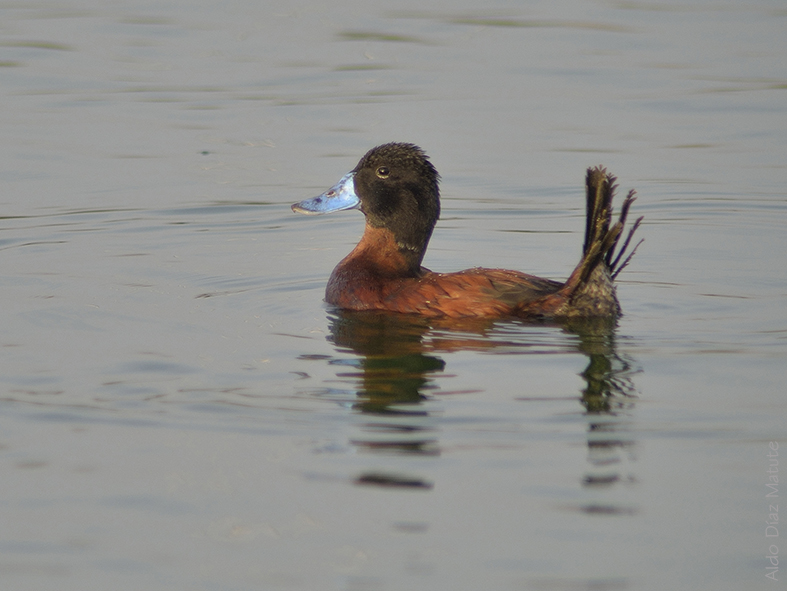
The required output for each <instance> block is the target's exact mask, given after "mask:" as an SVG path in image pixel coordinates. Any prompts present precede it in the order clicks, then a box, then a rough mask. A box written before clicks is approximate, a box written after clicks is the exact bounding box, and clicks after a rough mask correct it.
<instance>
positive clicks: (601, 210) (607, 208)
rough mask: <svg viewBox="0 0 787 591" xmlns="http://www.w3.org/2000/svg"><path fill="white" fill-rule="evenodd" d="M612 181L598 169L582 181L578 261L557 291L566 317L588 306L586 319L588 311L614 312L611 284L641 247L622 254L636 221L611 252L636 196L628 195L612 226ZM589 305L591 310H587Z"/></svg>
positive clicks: (590, 172)
mask: <svg viewBox="0 0 787 591" xmlns="http://www.w3.org/2000/svg"><path fill="white" fill-rule="evenodd" d="M616 181H617V179H616V178H615V177H614V176H613V175H612V174H610V173H608V172H607V170H606V169H605V168H603V167H601V166H598V167H595V168H589V169H588V171H587V177H586V179H585V186H586V189H587V217H586V221H585V243H584V245H583V248H582V260H581V261H580V263H579V265H577V267H576V268H575V269H574V272H573V273H571V276H570V277H569V278H568V280H567V281H566V283H565V284H564V286H563V288H562V289H561V290H560V291H561V292H562V293H563V294H564V295H565V296H568V299H569V302H570V303H569V305H568V309H567V313H571V314H574V313H578V314H582V313H583V311H582V310H581V309H584V308H587V307H588V306H589V308H588V309H587V310H586V311H585V313H587V314H590V315H592V314H593V311H592V309H598V311H599V313H602V312H603V310H605V309H607V308H609V307H612V308H617V300H616V299H615V294H614V288H613V286H612V281H613V280H614V279H615V278H616V277H617V276H618V274H619V273H620V272H621V271H622V270H623V269H624V268H625V267H626V266H627V265H628V264H629V261H631V257H633V256H634V253H635V252H636V250H637V248H638V247H639V245H640V244H641V243H642V240H640V241H639V242H638V243H637V244H636V245H634V247H633V248H632V249H631V250H630V252H629V253H628V255H627V254H626V252H627V251H628V250H629V246H630V245H631V240H632V238H633V237H634V232H636V230H637V228H638V227H639V225H640V223H641V222H642V217H640V218H638V219H637V220H636V221H635V222H634V224H633V225H632V226H631V228H630V229H629V231H628V234H627V235H626V239H625V240H624V241H623V243H622V245H621V247H620V250H619V251H618V252H617V253H616V252H615V251H616V250H617V249H618V243H619V242H620V238H621V236H622V234H623V229H624V226H625V224H626V218H627V217H628V212H629V209H630V208H631V204H632V203H633V202H634V200H635V199H636V197H635V195H636V193H635V192H634V191H633V190H632V191H630V192H629V194H628V195H627V196H626V198H625V199H624V201H623V206H622V207H621V211H620V216H619V218H618V220H617V221H616V222H615V223H614V224H613V223H612V200H613V198H614V196H615V190H616V189H617V184H616ZM600 265H603V270H602V271H598V269H599V266H600ZM603 294H609V295H608V296H607V295H603ZM580 300H581V301H582V303H581V304H580ZM601 300H609V301H607V302H604V301H601ZM591 302H592V303H593V305H592V306H590V304H591ZM572 304H573V305H572ZM607 304H609V305H607ZM577 308H579V309H577Z"/></svg>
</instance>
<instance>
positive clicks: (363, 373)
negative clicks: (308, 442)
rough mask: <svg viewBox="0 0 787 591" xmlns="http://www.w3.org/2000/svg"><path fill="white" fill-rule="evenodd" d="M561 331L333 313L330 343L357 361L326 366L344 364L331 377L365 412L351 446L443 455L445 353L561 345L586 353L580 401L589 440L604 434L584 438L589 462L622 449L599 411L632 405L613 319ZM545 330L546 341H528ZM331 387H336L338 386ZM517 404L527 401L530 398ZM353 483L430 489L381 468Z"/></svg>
mask: <svg viewBox="0 0 787 591" xmlns="http://www.w3.org/2000/svg"><path fill="white" fill-rule="evenodd" d="M518 328H521V333H520V332H519V331H518V330H517V329H518ZM560 328H562V329H563V331H564V332H565V333H568V334H567V335H566V336H565V338H561V339H560V340H559V342H558V343H557V344H556V343H555V341H554V336H555V334H554V333H552V330H553V328H552V326H549V327H545V326H544V325H543V324H542V323H540V322H539V323H536V324H532V323H524V322H522V321H520V320H507V321H501V320H495V319H482V318H468V319H458V320H457V319H440V318H438V319H429V318H423V317H419V316H412V315H402V314H391V313H387V312H352V311H345V310H335V311H333V312H332V313H331V315H330V317H329V329H330V336H329V337H328V339H329V340H330V341H331V342H333V344H334V345H335V346H336V349H337V351H338V352H339V353H341V354H346V353H350V354H352V355H353V356H354V357H355V358H354V359H349V360H348V359H346V358H342V359H335V360H332V361H331V363H332V364H335V365H337V366H340V367H341V368H342V369H340V370H339V371H338V372H337V377H338V378H339V379H340V380H341V381H343V382H349V384H350V391H349V392H348V393H352V394H353V396H354V397H355V400H356V402H355V403H354V404H353V408H354V410H356V411H358V412H360V413H361V414H362V415H364V417H365V418H364V421H363V422H362V423H361V424H360V425H359V427H360V433H359V434H358V435H357V436H356V437H354V438H353V440H352V444H353V445H355V446H356V447H358V448H360V449H364V450H367V451H372V452H376V453H385V454H416V455H435V454H439V453H440V446H439V430H440V426H439V422H438V421H437V420H435V418H434V417H433V416H432V407H431V405H430V404H429V400H430V399H431V398H432V396H430V393H432V392H437V391H438V386H437V384H436V382H437V380H438V379H439V377H440V376H441V374H442V372H443V370H444V369H445V367H446V363H445V361H444V360H443V359H442V358H441V356H440V354H441V353H454V352H458V351H470V350H473V351H487V352H495V351H499V352H500V353H503V354H506V353H530V352H532V353H534V354H542V353H544V352H545V350H546V351H551V352H554V351H555V347H556V346H557V350H558V351H560V352H571V351H575V352H580V353H582V354H584V355H587V356H588V358H589V363H588V365H587V368H586V369H585V371H584V372H583V373H582V374H581V375H582V377H583V378H584V379H585V382H586V385H585V387H584V388H583V389H582V391H581V395H580V397H579V399H580V401H581V403H582V404H583V406H584V407H585V408H586V410H587V412H588V414H589V415H592V416H593V418H592V419H591V421H590V424H589V429H590V431H591V433H589V437H594V436H593V435H592V432H593V431H595V430H599V431H604V432H605V433H606V435H605V436H604V438H603V439H599V438H598V437H595V438H594V439H593V440H591V439H589V441H588V444H589V447H590V449H591V455H592V457H591V459H590V461H591V463H595V459H594V458H597V457H598V451H600V450H601V449H604V450H607V451H609V450H612V451H613V452H614V451H615V450H618V449H620V446H621V444H620V441H619V438H617V437H616V436H615V434H614V433H613V431H615V427H614V426H612V427H611V428H607V425H606V423H605V418H604V417H609V416H611V414H614V412H616V411H617V410H620V409H623V408H626V407H628V406H630V405H631V403H632V398H631V397H630V394H631V393H632V391H633V387H632V386H631V384H630V378H629V375H630V373H631V371H630V364H629V363H627V362H626V361H625V359H623V358H621V357H620V356H618V355H617V353H616V351H615V321H614V319H605V318H592V319H574V320H572V321H571V322H563V323H556V324H554V329H555V330H559V329H560ZM545 330H546V331H547V332H545ZM545 336H546V337H547V339H548V342H547V343H544V342H543V341H542V343H541V344H540V345H538V346H534V342H535V341H538V340H539V339H543V338H544V337H545ZM332 390H333V391H335V385H333V386H332ZM439 392H440V394H442V395H445V394H450V393H455V391H454V392H452V391H451V389H450V388H440V389H439ZM539 399H540V400H543V399H544V398H543V397H539ZM520 400H523V401H527V400H528V397H527V396H524V397H522V398H521V399H520ZM605 461H606V456H605ZM606 465H607V464H604V466H606ZM603 469H606V468H603ZM616 478H617V477H616ZM602 480H603V481H605V482H606V481H608V480H609V476H608V475H607V473H606V472H604V473H602V474H601V475H600V476H599V475H598V474H597V473H596V472H595V471H594V472H593V473H591V474H590V475H589V476H587V477H586V482H588V483H592V484H598V483H599V482H600V481H602ZM357 481H358V482H359V483H362V484H372V485H379V486H407V487H412V486H417V487H424V486H426V487H428V486H429V485H428V483H427V482H425V481H423V480H421V479H419V478H417V477H415V478H414V477H410V476H402V475H401V474H389V473H384V472H371V473H364V474H362V475H361V476H360V477H359V478H358V480H357Z"/></svg>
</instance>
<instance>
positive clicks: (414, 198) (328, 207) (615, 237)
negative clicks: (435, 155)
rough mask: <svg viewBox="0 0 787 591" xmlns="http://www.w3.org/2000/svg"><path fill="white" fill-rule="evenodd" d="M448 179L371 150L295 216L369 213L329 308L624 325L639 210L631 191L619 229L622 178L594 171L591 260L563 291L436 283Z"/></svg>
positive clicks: (491, 276)
mask: <svg viewBox="0 0 787 591" xmlns="http://www.w3.org/2000/svg"><path fill="white" fill-rule="evenodd" d="M439 181H440V175H439V174H438V173H437V170H436V169H435V167H434V166H433V165H432V163H431V162H430V161H429V158H428V157H427V155H426V154H425V153H424V151H423V150H422V149H421V148H419V147H418V146H416V145H413V144H406V143H389V144H384V145H381V146H377V147H376V148H373V149H371V150H369V152H367V153H366V155H364V156H363V158H361V160H360V161H359V162H358V165H357V166H356V167H355V168H354V169H353V170H352V171H350V172H349V173H347V174H346V175H344V176H343V177H342V178H341V180H340V181H339V182H338V183H337V184H336V185H335V186H333V187H332V188H330V189H329V190H328V191H326V192H325V193H323V194H322V195H319V196H318V197H314V198H312V199H306V200H304V201H301V202H299V203H296V204H294V205H293V206H292V209H293V211H295V212H298V213H305V214H322V213H329V212H334V211H341V210H346V209H360V210H361V212H362V213H363V214H364V216H366V228H365V230H364V233H363V237H362V238H361V240H360V242H359V243H358V245H357V246H356V247H355V248H354V249H353V251H352V252H351V253H350V254H349V255H347V256H346V257H345V258H344V259H342V261H341V262H340V263H339V264H338V265H337V266H336V268H335V269H334V270H333V273H331V277H330V279H329V280H328V286H327V288H326V290H325V300H326V301H327V302H328V303H329V304H333V305H335V306H338V307H340V308H343V309H348V310H388V311H391V312H400V313H406V314H418V315H421V316H429V317H440V316H445V317H454V318H460V317H468V316H485V317H505V316H518V317H523V318H555V319H560V318H576V317H598V316H617V315H618V314H620V305H619V303H618V300H617V297H616V295H615V286H614V283H613V281H614V279H615V277H616V276H617V275H618V273H620V271H621V270H622V269H623V268H624V267H625V266H626V265H627V264H628V262H629V261H630V260H631V257H632V255H633V254H634V251H635V250H636V246H639V244H637V245H636V246H635V247H634V249H632V251H631V254H629V255H628V257H626V258H625V259H623V255H624V253H625V251H626V249H627V248H628V246H629V243H630V242H631V238H632V236H633V234H634V231H635V230H636V229H637V227H638V226H639V224H640V222H641V220H642V218H641V217H640V218H639V219H638V220H636V222H635V223H634V224H633V226H632V227H631V229H630V230H629V233H628V236H627V237H626V240H625V241H624V243H623V245H622V247H621V249H620V252H619V253H618V254H617V256H615V249H616V246H617V244H618V241H619V239H620V236H621V233H622V231H623V227H624V225H625V222H626V216H627V214H628V210H629V207H630V206H631V203H632V202H633V201H634V191H631V192H630V193H629V194H628V196H627V197H626V199H625V200H624V201H623V206H622V208H621V213H620V217H619V219H618V221H617V222H615V223H614V224H613V223H612V198H613V194H614V190H615V181H616V179H615V177H613V176H612V175H611V174H609V173H607V171H606V170H605V169H604V168H601V167H597V168H591V169H588V171H587V177H586V188H587V218H586V227H585V242H584V246H583V249H582V253H583V254H582V258H581V260H580V262H579V264H578V265H577V266H576V268H575V269H574V271H573V272H572V273H571V275H569V277H568V279H567V280H566V281H564V282H560V281H553V280H551V279H543V278H541V277H536V276H534V275H528V274H526V273H522V272H520V271H509V270H506V269H485V268H472V269H467V270H465V271H459V272H455V273H435V272H433V271H430V270H429V269H426V268H424V267H422V266H421V262H422V260H423V258H424V254H425V253H426V247H427V245H428V244H429V238H430V237H431V236H432V230H433V229H434V227H435V224H436V223H437V219H438V218H439V216H440V189H439Z"/></svg>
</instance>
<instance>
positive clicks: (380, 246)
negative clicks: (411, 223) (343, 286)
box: [342, 224, 426, 277]
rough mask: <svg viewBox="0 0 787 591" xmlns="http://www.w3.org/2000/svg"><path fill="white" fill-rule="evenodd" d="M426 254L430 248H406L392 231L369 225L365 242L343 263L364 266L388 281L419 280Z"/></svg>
mask: <svg viewBox="0 0 787 591" xmlns="http://www.w3.org/2000/svg"><path fill="white" fill-rule="evenodd" d="M425 250H426V245H424V246H423V247H421V248H418V247H414V246H412V245H408V244H404V243H402V242H401V241H399V240H397V239H396V236H395V234H394V233H393V232H392V231H391V230H389V229H387V228H375V227H374V226H372V225H370V224H366V228H365V230H364V232H363V237H362V238H361V241H360V242H359V243H358V245H357V246H356V247H355V248H354V249H353V251H352V252H351V253H350V254H349V255H347V257H346V258H345V259H344V261H342V263H343V264H352V265H353V266H355V265H363V266H364V267H367V268H368V269H369V270H370V271H373V272H374V273H376V274H379V275H382V276H386V277H418V276H420V275H421V261H422V260H423V258H424V251H425Z"/></svg>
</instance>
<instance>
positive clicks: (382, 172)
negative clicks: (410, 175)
mask: <svg viewBox="0 0 787 591" xmlns="http://www.w3.org/2000/svg"><path fill="white" fill-rule="evenodd" d="M389 174H391V171H390V170H388V167H387V166H381V167H380V168H378V169H377V176H379V177H380V178H381V179H387V178H388V175H389Z"/></svg>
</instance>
